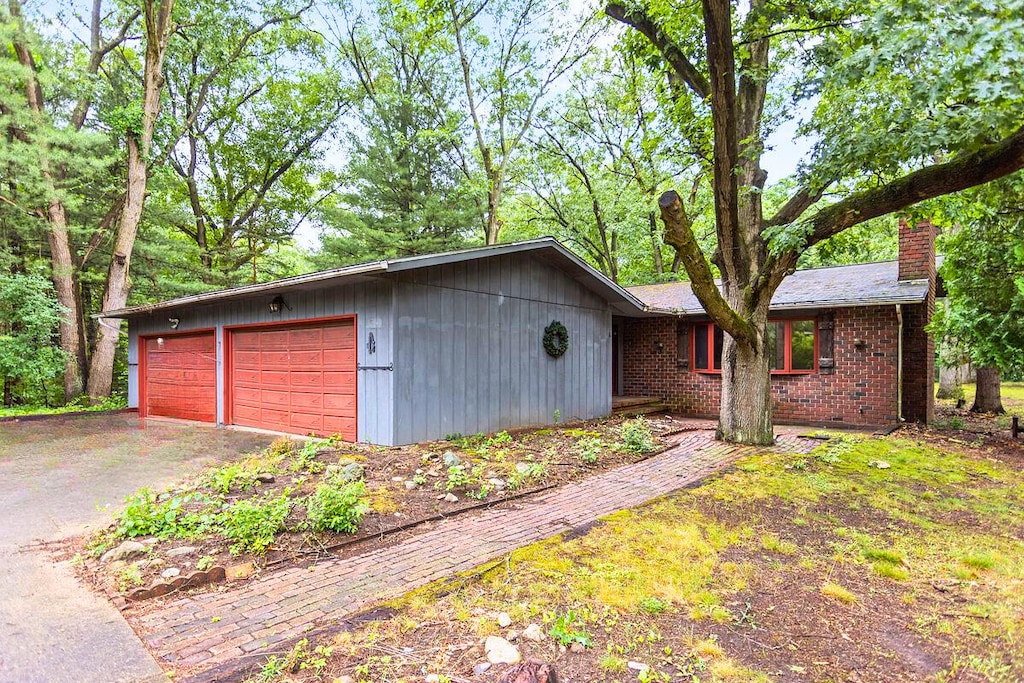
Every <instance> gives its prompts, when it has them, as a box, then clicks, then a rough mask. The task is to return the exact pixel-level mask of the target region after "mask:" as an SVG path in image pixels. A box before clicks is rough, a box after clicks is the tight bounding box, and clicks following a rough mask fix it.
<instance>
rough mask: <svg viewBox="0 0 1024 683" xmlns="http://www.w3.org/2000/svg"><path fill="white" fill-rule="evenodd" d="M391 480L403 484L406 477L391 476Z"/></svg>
mask: <svg viewBox="0 0 1024 683" xmlns="http://www.w3.org/2000/svg"><path fill="white" fill-rule="evenodd" d="M391 481H393V482H395V483H396V484H401V483H402V482H403V481H405V477H391Z"/></svg>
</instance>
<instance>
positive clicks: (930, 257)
mask: <svg viewBox="0 0 1024 683" xmlns="http://www.w3.org/2000/svg"><path fill="white" fill-rule="evenodd" d="M899 263H900V274H899V277H898V279H900V280H924V279H930V280H934V279H935V226H933V225H932V223H931V221H921V222H920V223H918V224H917V225H910V224H909V223H907V220H906V219H905V218H901V219H900V256H899Z"/></svg>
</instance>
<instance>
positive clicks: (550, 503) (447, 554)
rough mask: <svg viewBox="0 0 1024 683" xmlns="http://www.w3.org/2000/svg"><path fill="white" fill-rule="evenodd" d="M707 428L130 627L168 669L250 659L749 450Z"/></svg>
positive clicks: (190, 601)
mask: <svg viewBox="0 0 1024 683" xmlns="http://www.w3.org/2000/svg"><path fill="white" fill-rule="evenodd" d="M798 433H799V430H793V429H785V428H778V429H777V434H779V436H780V438H779V445H778V446H776V447H775V448H778V449H783V450H786V451H790V452H807V451H809V450H811V449H812V448H813V447H814V446H815V445H817V443H818V442H814V441H812V440H810V439H801V438H799V437H798V436H797V434H798ZM712 437H713V432H711V431H704V430H702V431H695V432H685V433H683V434H681V435H678V436H676V437H674V440H675V441H676V445H675V446H673V447H671V448H670V449H669V450H667V451H665V452H664V453H662V454H660V455H658V456H655V457H653V458H650V459H649V460H645V461H643V462H640V463H637V464H634V465H625V466H623V467H619V468H616V469H614V470H609V471H607V472H604V473H602V474H598V475H595V476H593V477H590V478H588V479H586V480H583V481H579V482H576V483H572V484H567V485H565V486H562V487H560V488H558V489H553V490H550V491H545V492H542V493H538V494H536V495H535V496H532V497H526V498H522V499H520V500H518V501H516V503H515V504H513V505H510V506H507V507H502V508H496V509H490V510H484V511H480V512H477V513H470V514H466V515H463V516H459V517H455V518H452V519H448V520H444V521H442V522H439V523H436V524H434V525H432V526H431V527H430V528H429V529H428V530H425V531H423V532H422V533H420V534H418V535H416V536H414V537H413V538H411V539H409V540H407V541H404V542H402V543H400V544H397V545H395V546H392V547H388V548H382V549H379V550H373V551H369V552H366V553H364V554H361V555H355V556H351V557H345V558H341V559H337V560H327V561H321V562H319V563H318V564H316V565H314V567H312V568H310V567H293V568H289V569H283V570H281V571H277V572H274V573H271V574H268V575H266V577H265V578H260V579H256V580H254V581H250V582H247V583H245V584H243V585H240V586H238V587H236V588H229V589H227V590H223V591H216V592H208V593H199V594H195V595H186V596H182V597H178V598H176V599H169V600H165V601H164V602H163V603H162V604H157V605H152V607H156V609H152V610H150V611H148V613H146V614H144V615H141V616H137V617H133V616H131V615H130V614H129V615H128V616H129V620H130V621H132V622H133V625H134V626H135V628H136V631H137V632H139V634H140V635H141V636H142V637H143V638H144V639H145V641H146V642H147V643H148V644H149V646H150V647H151V648H152V649H153V650H154V652H155V654H156V655H157V656H158V657H160V658H161V659H162V660H163V661H164V662H165V663H166V664H169V665H172V666H175V667H182V668H186V669H206V668H209V667H212V666H215V665H217V664H220V663H223V662H226V661H229V660H231V659H234V658H236V657H238V656H240V655H243V654H249V653H257V652H259V651H260V650H263V649H265V648H268V647H270V646H272V645H273V644H275V643H278V642H280V641H285V640H288V639H291V638H295V637H296V636H299V635H301V634H303V633H306V632H308V631H310V630H312V629H314V628H317V627H319V626H323V625H325V624H327V623H330V622H331V621H334V620H339V619H342V618H344V617H345V616H347V615H350V614H352V613H353V612H356V611H358V610H361V609H364V608H366V607H368V606H370V605H372V604H374V603H378V602H380V601H383V600H387V599H390V598H394V597H397V596H399V595H402V594H403V593H406V592H408V591H410V590H413V589H415V588H418V587H421V586H424V585H426V584H427V583H430V582H431V581H435V580H437V579H441V578H444V577H447V576H451V575H452V574H455V573H457V572H460V571H465V570H469V569H472V568H474V567H477V566H479V565H481V564H484V563H486V562H488V561H490V560H493V559H494V558H497V557H500V556H501V555H504V554H505V553H508V552H510V551H512V550H515V549H516V548H519V547H522V546H524V545H527V544H530V543H533V542H535V541H539V540H542V539H545V538H549V537H551V536H554V535H556V534H559V533H562V532H564V531H568V530H570V529H573V528H575V527H578V526H582V525H584V524H587V523H588V522H592V521H594V520H596V519H597V518H598V517H601V516H603V515H607V514H609V513H612V512H616V511H618V510H622V509H626V508H630V507H635V506H637V505H641V504H643V503H645V502H647V501H649V500H651V499H653V498H656V497H658V496H661V495H664V494H666V493H670V492H672V491H675V490H677V489H680V488H682V487H684V486H687V485H691V484H693V483H695V482H698V481H700V480H701V479H703V478H705V477H707V476H708V475H710V474H713V473H715V472H717V471H719V470H721V469H723V468H725V467H726V466H728V465H729V464H731V463H733V462H735V461H736V460H737V459H739V458H742V457H744V456H746V455H751V454H754V453H757V452H759V451H760V450H761V449H758V448H753V447H739V446H732V445H726V444H721V443H716V442H715V441H714V440H713V438H712Z"/></svg>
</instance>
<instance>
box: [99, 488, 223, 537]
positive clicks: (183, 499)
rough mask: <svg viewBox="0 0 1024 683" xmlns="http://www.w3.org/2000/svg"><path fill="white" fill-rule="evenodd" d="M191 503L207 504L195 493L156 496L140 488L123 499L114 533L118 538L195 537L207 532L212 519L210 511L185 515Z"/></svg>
mask: <svg viewBox="0 0 1024 683" xmlns="http://www.w3.org/2000/svg"><path fill="white" fill-rule="evenodd" d="M161 498H162V500H161ZM193 502H198V503H203V504H205V503H207V502H209V501H208V499H206V498H205V497H204V496H202V495H201V494H199V493H196V492H190V493H184V494H180V495H170V494H163V495H162V496H157V495H156V494H154V493H153V492H152V491H151V490H149V489H148V488H141V489H139V490H138V491H137V492H136V493H134V494H132V495H130V496H128V498H127V499H125V503H126V505H125V509H124V510H123V511H122V512H121V514H120V515H118V521H117V530H116V532H115V533H116V535H117V536H118V537H119V538H135V537H138V536H161V537H164V538H172V537H176V538H189V537H192V536H195V535H197V534H200V533H202V532H203V531H204V530H206V529H208V528H209V526H210V524H211V523H212V521H213V520H212V516H211V515H210V513H209V512H205V513H204V512H201V513H190V512H188V511H187V510H186V506H187V505H188V504H189V503H193Z"/></svg>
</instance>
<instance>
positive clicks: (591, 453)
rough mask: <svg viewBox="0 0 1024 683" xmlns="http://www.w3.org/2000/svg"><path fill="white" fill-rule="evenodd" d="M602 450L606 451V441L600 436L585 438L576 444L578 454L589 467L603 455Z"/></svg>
mask: <svg viewBox="0 0 1024 683" xmlns="http://www.w3.org/2000/svg"><path fill="white" fill-rule="evenodd" d="M602 450H604V440H602V439H601V437H599V436H591V437H587V436H584V437H581V438H580V440H579V441H577V442H576V454H577V455H579V457H580V460H582V461H583V462H585V463H587V464H588V465H593V464H594V463H595V462H597V456H598V455H600V454H601V451H602Z"/></svg>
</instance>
